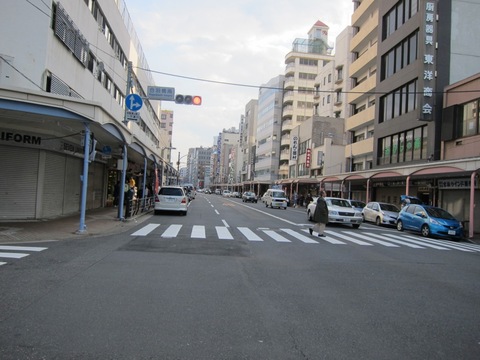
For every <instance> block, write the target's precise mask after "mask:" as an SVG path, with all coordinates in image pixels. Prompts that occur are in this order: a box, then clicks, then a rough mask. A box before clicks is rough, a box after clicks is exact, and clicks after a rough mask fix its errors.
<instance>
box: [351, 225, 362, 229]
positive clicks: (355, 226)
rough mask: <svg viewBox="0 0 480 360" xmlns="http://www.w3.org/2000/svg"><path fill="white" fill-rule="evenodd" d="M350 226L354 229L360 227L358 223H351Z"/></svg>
mask: <svg viewBox="0 0 480 360" xmlns="http://www.w3.org/2000/svg"><path fill="white" fill-rule="evenodd" d="M352 226H353V228H354V229H358V228H359V227H360V224H353V225H352Z"/></svg>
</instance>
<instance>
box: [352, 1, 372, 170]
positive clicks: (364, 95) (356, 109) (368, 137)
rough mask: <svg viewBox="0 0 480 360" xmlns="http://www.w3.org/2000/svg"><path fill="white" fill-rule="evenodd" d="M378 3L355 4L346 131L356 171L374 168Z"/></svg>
mask: <svg viewBox="0 0 480 360" xmlns="http://www.w3.org/2000/svg"><path fill="white" fill-rule="evenodd" d="M379 3H380V1H378V0H360V1H355V2H354V12H353V15H352V24H351V26H352V27H353V29H354V34H353V38H352V39H351V41H350V52H351V56H352V63H351V64H350V66H349V69H348V77H349V79H350V81H351V88H350V89H348V95H347V102H348V104H350V107H351V111H350V113H349V114H346V115H347V117H346V123H345V130H346V131H347V132H349V136H348V137H349V138H350V141H349V144H348V145H347V147H346V149H345V154H346V157H352V158H353V161H354V163H355V166H352V169H357V170H364V169H365V170H366V169H371V168H372V167H373V134H374V130H373V128H374V125H375V124H374V123H375V103H376V99H375V87H376V83H377V54H378V22H379V15H378V4H379Z"/></svg>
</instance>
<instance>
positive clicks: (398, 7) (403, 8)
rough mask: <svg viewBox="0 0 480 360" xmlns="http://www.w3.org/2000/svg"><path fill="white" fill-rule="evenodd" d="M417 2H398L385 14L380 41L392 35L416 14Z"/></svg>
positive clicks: (416, 0) (406, 0) (405, 0)
mask: <svg viewBox="0 0 480 360" xmlns="http://www.w3.org/2000/svg"><path fill="white" fill-rule="evenodd" d="M418 3H419V0H400V1H398V2H397V3H396V4H395V6H393V7H392V9H391V10H390V11H389V12H387V13H386V14H385V16H384V17H383V20H382V25H383V26H382V39H383V40H385V39H386V38H387V37H389V36H390V35H392V34H393V33H394V32H395V31H396V30H397V29H398V28H400V27H401V26H402V25H403V24H405V23H406V22H407V21H408V20H409V19H410V18H411V17H412V16H413V15H415V14H416V13H417V12H418Z"/></svg>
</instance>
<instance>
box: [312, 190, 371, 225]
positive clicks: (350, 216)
mask: <svg viewBox="0 0 480 360" xmlns="http://www.w3.org/2000/svg"><path fill="white" fill-rule="evenodd" d="M317 199H318V198H317V197H314V198H313V201H312V202H311V203H310V204H308V206H307V218H308V220H309V221H312V220H313V214H314V213H315V208H316V207H317ZM325 201H326V203H327V207H328V223H329V224H349V225H352V226H353V227H354V228H355V229H358V228H359V227H360V224H361V223H362V222H363V218H362V213H361V212H360V211H358V210H355V209H353V208H352V206H351V205H350V203H349V202H348V201H347V200H346V199H341V198H333V197H326V198H325Z"/></svg>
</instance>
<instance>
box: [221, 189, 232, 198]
mask: <svg viewBox="0 0 480 360" xmlns="http://www.w3.org/2000/svg"><path fill="white" fill-rule="evenodd" d="M231 195H232V192H231V191H230V190H223V192H222V196H225V197H230V196H231Z"/></svg>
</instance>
